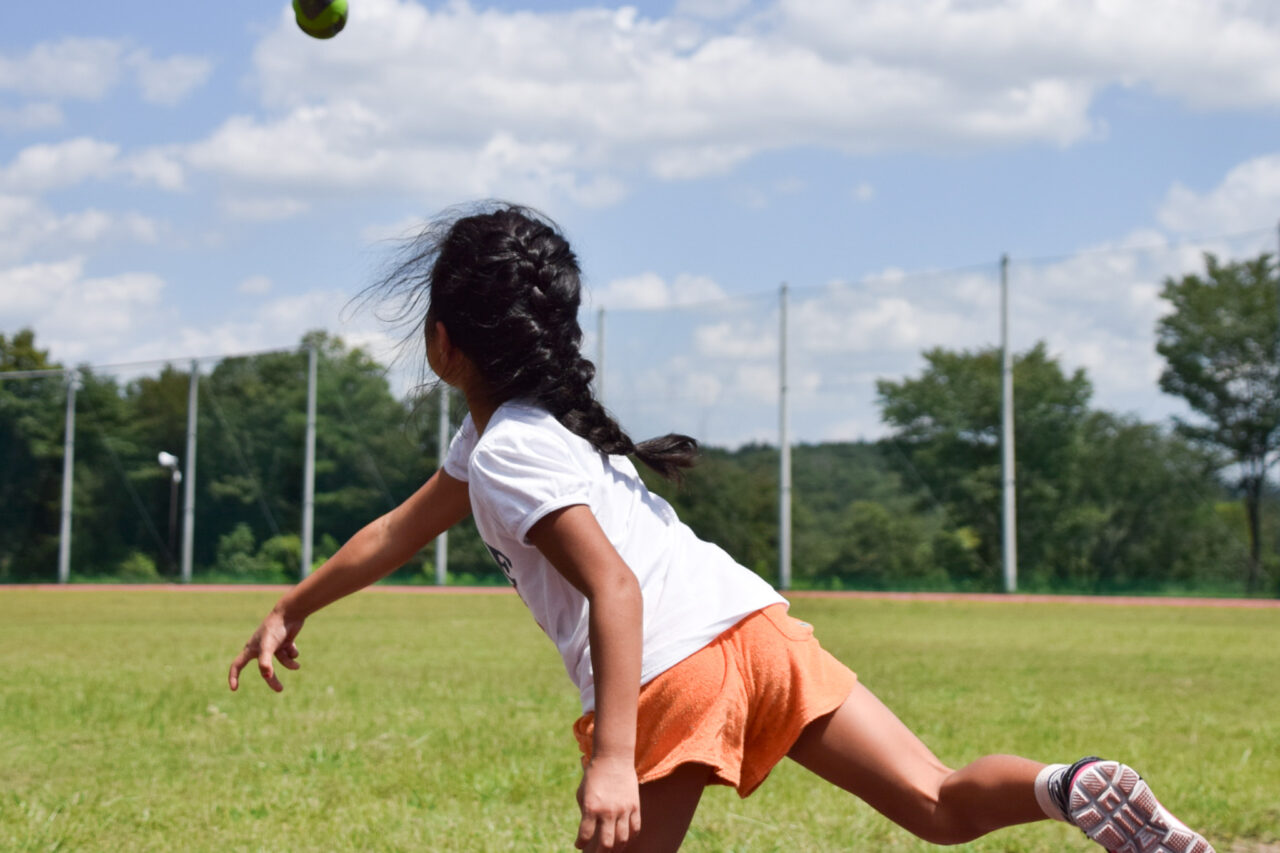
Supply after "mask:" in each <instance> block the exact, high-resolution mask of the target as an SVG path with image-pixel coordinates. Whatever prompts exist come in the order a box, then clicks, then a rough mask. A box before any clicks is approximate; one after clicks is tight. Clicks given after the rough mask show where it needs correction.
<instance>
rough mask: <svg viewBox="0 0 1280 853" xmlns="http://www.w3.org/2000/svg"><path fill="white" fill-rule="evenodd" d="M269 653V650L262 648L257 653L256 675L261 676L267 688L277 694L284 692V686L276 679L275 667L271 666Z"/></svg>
mask: <svg viewBox="0 0 1280 853" xmlns="http://www.w3.org/2000/svg"><path fill="white" fill-rule="evenodd" d="M271 651H272V650H271V649H269V648H265V647H264V648H263V649H262V651H261V652H259V653H258V673H259V674H260V675H261V676H262V680H263V681H265V682H267V686H268V687H270V688H271V689H272V690H274V691H275V692H277V693H279V692H280V691H282V690H284V685H283V684H281V683H280V679H279V678H277V677H276V670H275V667H273V666H272V665H271Z"/></svg>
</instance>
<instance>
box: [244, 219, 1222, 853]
mask: <svg viewBox="0 0 1280 853" xmlns="http://www.w3.org/2000/svg"><path fill="white" fill-rule="evenodd" d="M380 290H381V292H383V293H385V294H386V295H388V296H390V297H393V298H395V299H397V300H403V301H402V302H401V304H402V305H404V306H407V308H406V309H405V310H406V311H407V312H409V314H412V313H413V312H421V310H422V308H423V307H425V309H426V310H425V317H422V318H421V319H419V320H418V321H417V322H420V323H421V330H422V334H424V335H425V339H426V350H427V361H428V364H429V365H430V367H431V369H432V370H433V371H434V372H435V374H436V376H438V377H439V378H440V379H441V380H442V381H444V382H446V383H448V384H449V385H450V386H452V387H454V388H457V389H458V390H460V391H461V392H462V394H463V395H464V396H465V397H466V401H467V407H468V409H469V411H470V414H469V415H468V416H467V418H466V419H465V420H464V422H463V424H462V427H461V429H460V430H459V431H458V434H457V435H456V436H455V438H454V439H453V444H452V445H451V447H450V450H449V454H448V457H447V458H446V459H445V460H444V464H443V465H442V467H441V470H439V471H437V472H436V473H435V475H433V476H432V477H431V479H430V480H428V481H427V483H426V484H425V485H423V486H422V488H421V489H419V490H418V492H417V493H416V494H414V495H413V496H412V497H410V498H409V499H408V500H407V501H405V502H404V503H403V504H402V505H400V506H399V507H397V508H396V509H394V510H392V511H391V512H389V513H387V514H386V515H384V516H382V517H381V518H379V519H377V520H376V521H373V522H372V523H370V524H369V525H368V526H366V527H365V528H363V529H362V530H361V531H360V532H358V533H357V534H356V535H355V536H353V537H352V538H351V540H350V541H349V542H347V543H346V544H345V545H343V547H342V548H341V549H340V550H339V551H338V552H337V553H336V554H334V556H333V557H332V558H331V559H329V560H328V561H327V562H326V563H325V564H324V565H323V566H322V567H321V568H320V569H318V570H317V571H316V572H315V573H314V574H312V575H311V576H310V577H308V578H307V579H306V580H304V581H303V582H302V583H300V584H298V586H296V587H295V588H294V589H292V590H291V591H290V592H289V593H287V594H286V595H285V596H284V597H282V598H281V599H280V601H279V602H278V603H277V604H276V606H275V607H274V608H273V609H272V611H271V612H270V613H269V614H268V615H267V617H266V619H264V620H263V622H262V624H261V625H260V626H259V627H258V629H257V630H256V631H255V632H254V633H253V636H252V637H251V638H250V639H249V642H248V643H247V644H245V647H244V649H243V650H242V651H241V652H240V654H238V655H237V656H236V658H235V660H234V661H233V662H232V664H231V670H230V673H229V675H228V683H229V684H230V687H231V689H232V690H235V689H236V688H237V687H238V685H239V676H240V671H241V670H242V669H243V668H244V667H245V666H246V665H247V664H248V663H249V662H250V661H252V660H256V661H257V663H258V670H259V672H260V673H261V675H262V677H263V678H264V679H265V680H266V682H267V683H268V684H269V685H270V686H271V688H272V689H273V690H276V691H279V690H282V689H283V686H282V685H281V683H280V680H279V678H278V677H277V675H276V672H275V669H274V665H273V663H272V660H273V658H274V659H275V660H278V661H279V662H280V663H281V664H282V665H283V666H285V667H286V668H288V669H297V668H298V662H297V657H298V648H297V645H296V644H295V639H296V637H297V636H298V632H299V631H300V630H301V629H302V625H303V620H305V619H306V618H307V616H309V615H311V614H312V613H314V612H316V611H317V610H319V609H320V608H322V607H324V606H325V605H327V604H330V603H331V602H333V601H335V600H337V599H339V598H341V597H343V596H345V595H348V594H350V593H353V592H355V591H356V590H359V589H362V588H363V587H366V586H368V585H369V584H371V583H373V582H374V581H376V580H378V579H380V578H382V577H384V576H385V575H387V574H388V573H389V572H391V571H392V570H394V569H395V568H397V567H398V566H400V565H402V564H403V563H404V562H406V561H407V560H408V559H409V558H410V557H412V556H413V555H414V554H415V553H416V552H417V551H418V550H419V549H420V548H422V547H423V546H425V545H426V544H427V543H428V542H430V541H431V540H432V539H434V538H435V537H436V536H437V535H439V534H440V533H443V532H444V531H445V530H447V529H449V528H450V527H451V526H452V525H454V524H456V523H457V522H458V521H460V520H461V519H463V518H464V517H465V516H466V515H467V514H468V513H473V514H474V515H475V520H476V526H477V528H478V529H479V532H480V535H481V537H482V538H483V539H484V542H485V544H486V545H487V546H488V548H489V551H490V552H491V553H492V554H493V558H494V560H496V561H497V563H498V565H499V566H501V567H502V571H503V572H504V573H505V574H506V576H507V578H508V579H509V580H510V581H511V584H512V586H514V587H515V589H516V592H517V593H519V595H520V597H521V599H523V601H524V603H525V604H526V605H527V606H528V608H529V609H530V611H532V614H533V617H534V618H535V619H536V620H537V622H538V625H539V626H540V627H541V628H542V630H543V631H545V632H546V634H547V635H548V636H549V637H550V638H551V640H552V641H553V642H554V643H555V644H556V647H557V649H559V651H560V654H561V656H562V657H563V658H564V664H565V668H566V669H567V670H568V673H569V677H570V679H572V680H573V683H574V684H575V685H576V686H577V688H578V690H579V693H580V694H581V698H582V710H583V716H582V717H581V718H580V719H578V721H577V722H576V723H575V725H574V727H573V730H574V734H575V736H576V737H577V740H578V744H579V746H580V748H581V750H582V755H583V759H582V761H583V775H582V783H581V784H580V785H579V788H578V803H579V807H580V811H581V821H580V823H579V825H578V832H577V839H576V846H578V847H579V848H583V849H586V850H589V851H596V850H600V851H620V850H623V849H627V850H632V851H673V850H676V849H677V848H678V847H679V846H680V844H681V842H682V841H683V839H684V836H685V832H686V831H687V829H688V827H689V823H690V821H691V819H692V818H693V814H694V810H695V809H696V808H697V805H698V801H699V798H700V797H701V795H702V791H703V789H704V788H705V787H706V786H707V785H709V784H723V785H731V786H733V787H734V788H736V789H737V791H738V793H739V794H740V795H741V796H743V797H745V796H747V795H748V794H750V793H751V792H752V791H753V790H755V788H756V787H757V786H759V785H760V783H761V782H763V781H764V779H765V777H766V776H768V775H769V772H770V770H771V769H772V768H773V766H774V765H775V764H777V763H778V762H779V761H780V760H782V758H783V757H784V756H786V757H789V758H791V759H792V760H794V761H796V762H798V763H799V764H800V765H802V766H803V767H806V768H808V769H809V770H811V771H812V772H813V773H815V774H817V775H818V776H820V777H822V778H823V779H826V780H827V781H829V782H831V783H833V784H835V785H838V786H840V787H841V788H843V789H845V790H846V791H849V792H850V793H852V794H854V795H855V796H857V797H860V798H861V799H863V800H865V801H866V802H867V803H869V804H870V805H871V806H873V807H874V808H875V809H877V810H878V811H880V812H881V813H882V814H884V815H885V816H886V817H888V818H889V819H890V820H893V821H894V822H896V823H898V824H899V825H901V826H903V827H905V828H906V829H908V830H910V831H911V832H912V833H914V834H916V835H917V836H919V837H921V838H923V839H926V840H928V841H931V842H934V843H936V844H958V843H961V842H964V841H968V840H970V839H973V838H976V837H978V836H981V835H984V834H986V833H988V832H991V831H993V830H996V829H999V828H1001V827H1005V826H1010V825H1013V824H1018V823H1026V822H1029V821H1035V820H1043V819H1046V818H1053V819H1056V820H1062V821H1066V822H1068V823H1072V824H1074V825H1075V826H1077V827H1079V828H1080V829H1082V830H1084V832H1085V834H1086V835H1088V836H1089V837H1090V838H1092V839H1093V840H1094V841H1096V842H1098V843H1099V844H1101V845H1102V846H1103V847H1105V848H1107V849H1108V850H1112V851H1126V853H1128V851H1134V853H1137V852H1138V851H1141V853H1212V849H1213V848H1212V847H1211V846H1210V845H1209V843H1208V842H1207V841H1206V840H1205V839H1204V838H1203V837H1201V836H1200V835H1199V834H1197V833H1196V832H1194V831H1192V830H1191V829H1189V828H1187V827H1186V826H1185V825H1183V824H1182V823H1181V822H1179V821H1178V820H1177V819H1176V818H1175V817H1174V816H1173V815H1172V814H1171V813H1170V812H1169V811H1168V810H1167V809H1165V808H1164V806H1162V805H1161V804H1160V803H1159V801H1157V800H1156V798H1155V796H1154V795H1153V794H1152V793H1151V791H1150V789H1149V788H1148V787H1147V785H1146V783H1145V782H1144V781H1143V780H1142V779H1141V777H1140V776H1138V774H1137V773H1136V772H1134V771H1133V770H1132V769H1130V768H1129V767H1127V766H1125V765H1123V764H1119V763H1117V762H1115V761H1104V760H1101V759H1098V758H1092V757H1091V758H1083V759H1081V760H1079V761H1077V762H1075V763H1074V764H1072V765H1070V766H1067V765H1061V764H1053V765H1044V764H1040V763H1038V762H1035V761H1031V760H1028V759H1026V758H1019V757H1016V756H1012V755H989V756H986V757H984V758H980V759H978V760H977V761H974V762H973V763H971V764H969V765H967V766H965V767H963V768H961V769H959V770H952V769H951V768H950V767H947V766H946V765H944V764H943V763H942V762H941V761H939V760H938V759H937V758H935V757H934V755H933V754H932V753H931V752H930V751H929V749H928V748H927V747H926V746H925V745H924V744H923V743H921V742H920V740H919V739H918V738H916V736H915V735H914V734H912V733H911V732H910V731H909V730H908V729H907V727H906V726H905V725H903V724H902V723H901V722H900V721H899V720H898V719H897V717H895V716H894V715H893V713H891V712H890V711H889V709H888V708H886V707H885V706H884V705H883V704H881V703H880V701H879V700H878V699H876V697H875V696H874V695H872V694H871V692H870V691H868V690H867V689H866V688H865V687H863V686H862V685H861V684H860V683H859V682H858V680H857V678H856V676H855V675H854V674H853V673H852V672H851V671H850V670H849V669H848V668H846V667H845V666H844V665H843V664H841V663H840V662H839V661H837V660H836V659H835V658H833V657H832V656H831V655H830V654H828V653H827V652H826V651H824V650H823V649H822V647H821V646H819V645H818V642H817V640H815V639H814V637H813V631H812V629H811V628H810V626H808V625H806V624H805V623H803V622H800V621H798V620H796V619H794V618H792V617H791V616H789V615H788V614H787V602H786V601H785V600H784V599H783V598H782V597H781V596H779V595H778V593H777V592H775V591H774V590H773V589H772V587H770V586H769V585H768V584H767V583H765V582H764V581H763V580H761V579H760V578H759V577H758V576H757V575H755V574H754V573H752V572H751V571H749V570H747V569H745V568H743V567H742V566H739V565H738V564H736V563H735V562H734V561H733V560H732V559H731V558H730V557H729V556H728V555H727V554H726V553H725V552H724V551H722V550H720V549H719V548H717V547H716V546H714V545H711V544H708V543H706V542H703V541H701V540H699V539H698V538H697V537H696V536H694V535H693V533H692V532H691V531H690V530H689V528H688V527H686V526H685V525H683V524H682V523H681V522H680V521H679V519H677V518H676V516H675V513H674V512H673V511H672V508H671V506H670V505H669V504H667V503H666V502H665V501H663V500H662V499H661V498H659V497H657V496H655V495H653V494H652V493H650V492H649V491H648V490H647V489H646V488H645V486H644V485H643V483H642V482H641V481H640V478H639V476H638V475H637V473H636V469H635V468H634V466H633V465H632V463H631V462H630V460H629V459H628V456H629V455H634V456H635V457H637V458H639V459H640V460H641V461H642V462H644V463H645V464H647V465H649V466H650V467H652V468H653V469H655V470H656V471H657V472H658V473H660V474H662V475H663V476H666V477H675V476H678V475H679V473H680V471H681V469H683V468H686V467H688V466H690V465H692V464H693V462H694V459H695V456H696V452H697V445H696V443H695V442H694V441H693V439H690V438H688V437H686V436H679V435H667V436H664V437H662V438H659V439H654V440H651V441H644V442H640V443H639V444H634V443H632V441H631V439H630V438H628V437H627V435H626V434H625V433H624V432H623V431H622V429H621V428H620V427H619V426H618V424H617V423H615V422H614V420H613V419H612V418H611V417H610V416H609V414H608V413H607V412H606V411H605V410H604V409H603V408H602V407H601V405H600V404H599V403H598V402H597V401H596V400H595V399H594V398H593V397H592V392H591V380H592V378H593V374H594V372H595V371H594V368H593V366H592V365H591V363H590V362H588V361H586V360H585V359H583V358H582V356H581V354H580V352H579V344H580V343H581V340H582V331H581V329H580V328H579V325H578V319H577V317H578V304H579V270H578V264H577V259H576V258H575V256H574V254H573V252H572V250H571V249H570V248H569V245H568V243H567V242H566V241H565V239H564V238H563V237H562V236H561V234H560V233H559V231H558V230H557V228H556V227H555V226H554V225H553V224H552V223H550V222H549V221H547V220H546V219H544V218H542V217H540V216H539V215H537V214H535V213H533V212H531V211H529V210H526V209H522V208H517V207H510V206H490V207H489V208H488V209H487V210H484V211H482V212H477V213H473V214H472V215H468V216H464V217H461V218H454V219H450V220H444V221H441V222H439V223H437V224H435V225H433V226H430V227H428V229H427V230H426V231H424V232H423V234H422V235H421V236H420V237H419V238H418V239H417V240H416V241H415V242H414V243H413V244H412V245H411V247H410V249H409V251H408V254H407V255H406V257H405V259H404V261H403V263H401V264H400V266H399V267H398V268H396V270H395V271H394V272H393V273H392V274H391V275H390V276H389V277H388V278H387V280H386V281H385V282H383V285H382V287H381V288H380ZM856 846H857V845H856V842H855V841H851V843H850V847H851V848H853V847H856Z"/></svg>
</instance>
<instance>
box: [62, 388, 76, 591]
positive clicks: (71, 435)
mask: <svg viewBox="0 0 1280 853" xmlns="http://www.w3.org/2000/svg"><path fill="white" fill-rule="evenodd" d="M66 377H67V423H66V427H65V431H64V434H63V438H62V526H61V529H60V531H59V534H58V583H66V582H67V581H69V580H71V504H72V496H73V489H74V488H75V477H74V476H72V475H73V474H74V473H75V464H76V386H77V385H78V384H79V377H77V376H76V374H75V373H74V372H72V371H70V370H68V371H67V373H66Z"/></svg>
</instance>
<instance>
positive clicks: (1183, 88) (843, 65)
mask: <svg viewBox="0 0 1280 853" xmlns="http://www.w3.org/2000/svg"><path fill="white" fill-rule="evenodd" d="M744 9H745V4H743V3H740V2H737V0H686V2H685V3H684V4H683V5H681V6H680V7H678V9H677V12H676V13H675V15H674V16H673V17H668V18H645V17H643V16H641V15H639V14H638V13H637V12H636V11H635V10H634V9H627V8H624V9H621V10H617V11H614V10H609V9H602V8H584V9H578V10H571V11H564V12H547V13H540V14H535V13H532V12H504V11H500V10H496V9H483V10H481V9H476V8H473V7H472V6H471V5H469V4H468V3H466V2H461V0H459V2H453V3H450V4H446V5H444V6H438V7H433V8H430V9H429V8H426V7H424V6H423V5H420V4H419V3H417V2H412V1H411V0H365V2H364V3H363V5H362V8H361V15H360V18H359V20H358V21H353V24H352V26H350V27H348V29H347V30H346V31H344V33H343V34H342V36H341V37H339V38H337V39H334V40H333V41H332V42H328V43H326V44H324V45H323V46H317V45H315V44H312V43H310V42H307V41H306V40H305V39H298V38H297V34H296V32H295V30H296V28H295V27H294V25H293V22H292V20H291V18H290V16H289V15H288V14H287V12H282V14H281V17H280V20H279V25H278V27H277V29H276V30H274V31H273V32H271V33H269V34H268V35H267V36H266V37H265V38H264V39H263V40H262V42H261V43H260V44H259V46H258V49H257V51H256V53H255V65H256V80H255V82H256V84H257V85H258V86H259V88H260V91H261V93H262V98H263V103H264V106H265V108H266V112H265V113H264V114H263V115H258V116H241V117H238V118H236V119H233V120H231V121H229V122H227V123H226V124H225V125H224V126H223V127H222V128H220V129H219V130H218V131H217V132H216V133H215V134H214V136H213V137H211V138H210V139H209V140H207V141H206V142H204V143H201V144H198V145H196V146H195V147H194V148H193V150H192V152H191V156H192V162H193V163H195V164H196V165H197V166H199V167H200V168H203V169H208V170H211V171H214V172H217V173H219V174H223V175H228V176H231V177H234V178H237V179H240V180H243V181H246V182H249V181H265V182H267V183H269V184H270V185H272V186H276V187H285V186H288V187H307V188H308V189H310V190H314V191H318V192H334V191H344V192H345V191H353V190H355V191H359V190H381V189H386V188H390V187H396V188H401V189H405V190H407V191H409V192H413V193H418V194H424V193H425V194H434V195H435V196H445V197H450V198H452V197H458V196H476V195H486V194H492V193H495V192H498V193H502V192H506V193H515V192H517V191H525V190H529V189H531V188H535V187H536V188H541V190H542V192H544V193H545V192H548V191H549V192H553V193H556V194H560V195H567V196H569V197H571V198H575V199H577V200H579V201H580V202H581V203H583V204H594V205H604V204H611V203H614V202H616V201H617V200H618V199H620V198H621V197H622V196H623V195H624V194H625V192H626V185H627V183H628V181H629V180H632V179H633V178H634V176H635V175H637V174H638V173H646V172H647V173H648V174H650V175H652V176H656V177H659V178H662V179H667V180H684V179H690V178H697V177H702V176H706V175H716V174H724V173H726V172H728V171H730V170H732V169H734V168H735V167H737V166H738V165H740V164H741V163H742V162H744V161H745V160H747V159H749V158H751V157H754V156H756V155H757V154H760V153H761V152H765V151H769V150H776V149H780V148H785V147H790V146H796V145H812V146H818V147H825V148H829V149H834V150H837V151H843V152H850V153H869V152H877V151H882V150H887V149H892V150H901V149H904V148H906V149H912V148H914V149H925V150H954V149H955V148H957V147H961V148H965V147H969V148H972V147H990V146H1005V145H1013V144H1021V143H1025V142H1035V141H1047V142H1051V143H1055V144H1060V145H1068V144H1071V143H1074V142H1077V141H1079V140H1081V139H1085V138H1089V137H1091V136H1093V135H1096V134H1097V133H1099V132H1101V126H1100V125H1099V123H1098V122H1097V120H1096V119H1095V118H1094V117H1092V116H1091V115H1090V109H1091V107H1092V104H1093V101H1094V98H1095V97H1096V95H1097V94H1098V93H1099V92H1100V91H1102V90H1104V89H1105V88H1107V87H1110V86H1117V85H1119V86H1146V87H1150V88H1153V89H1155V90H1157V91H1160V92H1162V93H1166V94H1169V95H1171V96H1173V97H1177V98H1182V99H1184V100H1187V101H1190V102H1192V103H1195V104H1197V105H1202V106H1210V107H1231V106H1238V105H1240V104H1242V103H1250V104H1264V105H1273V104H1280V27H1277V26H1276V24H1275V23H1274V22H1272V21H1271V20H1269V19H1268V18H1265V17H1262V16H1251V15H1250V14H1249V10H1248V9H1242V8H1241V7H1239V4H1234V3H1233V4H1227V3H1226V2H1225V0H1223V2H1217V3H1204V4H1186V5H1183V6H1180V7H1179V10H1178V13H1177V14H1168V15H1164V16H1162V17H1161V25H1160V26H1152V21H1151V16H1150V9H1149V7H1148V6H1147V5H1146V4H1143V3H1141V2H1138V0H1107V2H1105V3H1103V2H1102V0H1096V2H1087V3H1080V2H1068V0H1035V2H1032V0H1010V2H998V3H997V2H992V3H982V4H973V3H961V2H953V1H952V0H909V1H907V0H904V1H903V2H899V0H894V2H889V0H779V2H777V3H776V4H775V5H774V6H773V7H772V9H771V10H770V11H768V12H767V13H761V14H752V15H748V16H746V17H743V18H741V19H737V18H735V22H733V23H726V22H719V23H716V22H715V21H707V22H705V23H703V24H695V23H693V22H692V21H690V20H689V19H688V18H687V17H681V16H688V15H692V16H702V17H707V18H712V19H716V18H720V17H722V16H729V17H733V16H735V15H736V14H737V13H738V12H741V11H743V10H744ZM370 56H377V57H378V58H379V61H377V62H370V61H369V57H370ZM1206 57H1214V59H1213V60H1212V61H1207V60H1206ZM259 189H261V187H259ZM870 191H871V190H870V186H869V185H865V186H864V187H862V188H859V189H857V190H855V197H857V198H859V199H861V200H864V201H865V200H867V197H868V193H869V192H870Z"/></svg>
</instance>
